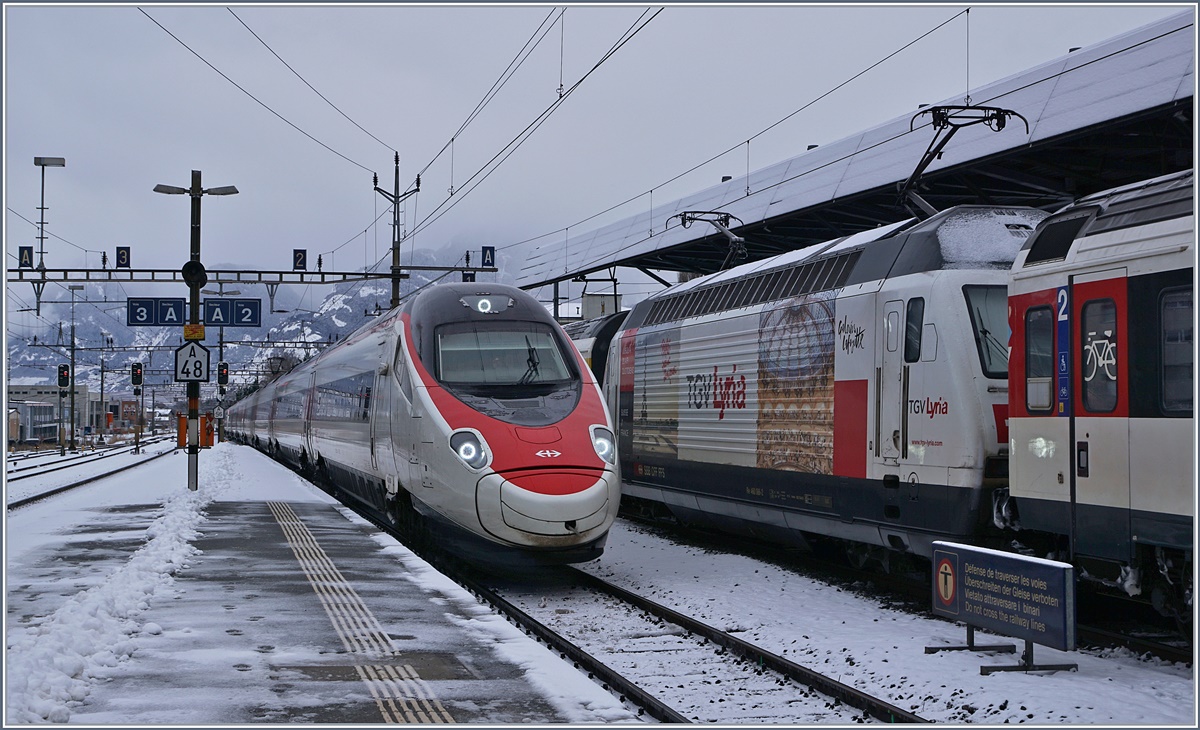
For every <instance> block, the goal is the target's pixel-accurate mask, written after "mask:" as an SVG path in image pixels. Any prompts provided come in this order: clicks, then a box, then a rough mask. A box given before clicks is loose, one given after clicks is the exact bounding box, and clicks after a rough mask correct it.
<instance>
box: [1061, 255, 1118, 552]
mask: <svg viewBox="0 0 1200 730" xmlns="http://www.w3.org/2000/svg"><path fill="white" fill-rule="evenodd" d="M1125 277H1126V274H1125V269H1110V270H1108V271H1103V272H1097V273H1094V274H1086V275H1083V276H1075V277H1072V282H1071V292H1070V302H1071V305H1070V306H1071V321H1072V323H1073V327H1072V333H1071V340H1072V350H1073V352H1072V355H1073V358H1072V359H1073V363H1072V370H1073V377H1072V380H1073V382H1074V384H1075V385H1074V388H1073V393H1074V397H1073V398H1072V403H1071V413H1072V416H1071V418H1072V423H1071V433H1072V436H1073V437H1072V441H1073V444H1072V454H1073V459H1074V463H1073V465H1072V470H1071V472H1072V475H1073V479H1074V487H1075V488H1074V490H1073V492H1072V501H1073V502H1074V512H1075V518H1074V522H1075V535H1076V538H1075V549H1076V550H1077V551H1079V552H1082V553H1085V554H1087V555H1095V556H1098V557H1105V558H1110V559H1113V560H1127V559H1128V558H1129V556H1130V555H1131V547H1132V546H1131V541H1130V534H1129V533H1130V525H1129V507H1130V499H1129V357H1128V353H1127V352H1126V343H1127V342H1129V337H1128V331H1129V329H1128V321H1127V319H1128V312H1129V307H1128V301H1127V291H1128V287H1127V281H1128V280H1127V279H1126V278H1125Z"/></svg>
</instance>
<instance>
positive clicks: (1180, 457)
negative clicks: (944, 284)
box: [1006, 171, 1196, 619]
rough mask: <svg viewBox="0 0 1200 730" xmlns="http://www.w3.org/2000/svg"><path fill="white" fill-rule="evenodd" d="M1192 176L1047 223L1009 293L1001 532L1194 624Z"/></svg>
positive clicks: (1026, 251) (1089, 203)
mask: <svg viewBox="0 0 1200 730" xmlns="http://www.w3.org/2000/svg"><path fill="white" fill-rule="evenodd" d="M1193 186H1194V179H1193V173H1192V172H1191V171H1187V172H1182V173H1177V174H1173V175H1168V176H1165V177H1160V178H1156V179H1154V180H1151V181H1148V182H1144V183H1140V184H1136V185H1130V186H1126V187H1122V188H1118V189H1115V190H1111V191H1108V192H1104V193H1099V194H1097V195H1092V196H1089V197H1085V198H1083V199H1081V200H1079V201H1078V202H1077V203H1076V204H1074V205H1072V206H1070V207H1068V208H1066V209H1064V210H1062V211H1060V212H1058V213H1056V214H1055V215H1054V216H1052V217H1050V218H1047V219H1046V220H1045V221H1043V222H1042V224H1041V225H1040V226H1039V227H1038V229H1037V232H1036V233H1035V234H1034V235H1033V236H1032V237H1031V238H1030V239H1029V241H1028V243H1027V244H1026V245H1025V246H1024V248H1023V249H1022V250H1021V252H1020V254H1019V255H1018V256H1017V259H1016V262H1015V264H1014V266H1013V269H1012V279H1011V284H1010V288H1009V316H1010V318H1011V326H1012V332H1013V335H1012V360H1011V364H1010V372H1011V374H1012V388H1011V391H1010V399H1009V416H1010V420H1009V432H1010V434H1011V435H1010V442H1011V443H1010V448H1011V450H1012V470H1011V476H1010V490H1011V496H1012V498H1013V504H1011V505H1009V506H1008V508H1007V509H1006V512H1007V513H1008V521H1009V523H1010V524H1011V525H1012V526H1014V527H1018V528H1019V529H1020V530H1021V533H1019V534H1022V535H1026V537H1023V538H1022V540H1023V541H1028V542H1029V543H1030V544H1037V542H1036V541H1037V539H1038V537H1039V536H1042V537H1045V536H1052V538H1053V543H1052V545H1051V546H1050V549H1053V550H1056V551H1057V554H1058V555H1060V556H1061V557H1062V558H1063V559H1065V560H1074V561H1078V562H1082V563H1083V564H1084V565H1085V567H1086V572H1085V573H1084V574H1085V575H1086V576H1087V577H1088V578H1091V579H1098V580H1102V581H1104V582H1107V583H1109V584H1110V585H1114V586H1119V587H1120V588H1122V589H1123V590H1125V591H1126V592H1127V593H1129V594H1131V595H1138V594H1139V593H1141V594H1144V595H1148V596H1149V597H1150V598H1151V600H1152V601H1153V602H1154V603H1155V605H1156V606H1157V607H1159V608H1160V610H1163V611H1164V612H1165V613H1169V614H1175V615H1178V616H1179V617H1180V618H1189V619H1190V616H1191V612H1192V608H1191V593H1192V551H1193V549H1194V548H1193V541H1192V536H1193V529H1194V518H1195V506H1196V492H1195V484H1196V481H1195V480H1196V462H1195V448H1196V430H1195V418H1194V415H1193V389H1194V387H1195V386H1194V378H1195V360H1194V357H1195V341H1194V339H1193V332H1194V330H1193V327H1194V323H1195V312H1194V309H1193V303H1192V297H1193V291H1192V289H1193V279H1194V276H1195V263H1196V249H1195V245H1196V228H1195V202H1194V187H1193Z"/></svg>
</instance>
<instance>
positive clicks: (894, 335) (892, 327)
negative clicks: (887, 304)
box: [884, 312, 900, 352]
mask: <svg viewBox="0 0 1200 730" xmlns="http://www.w3.org/2000/svg"><path fill="white" fill-rule="evenodd" d="M884 328H885V330H886V331H887V350H888V352H895V351H896V346H897V344H898V340H899V339H900V338H899V332H900V313H899V312H888V313H887V321H886V322H885V323H884Z"/></svg>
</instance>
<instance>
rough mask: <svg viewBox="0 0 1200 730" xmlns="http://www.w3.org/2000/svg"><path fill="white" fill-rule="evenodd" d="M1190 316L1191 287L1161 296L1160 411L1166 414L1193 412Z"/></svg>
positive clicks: (1193, 360)
mask: <svg viewBox="0 0 1200 730" xmlns="http://www.w3.org/2000/svg"><path fill="white" fill-rule="evenodd" d="M1192 314H1193V309H1192V290H1191V289H1190V288H1188V289H1175V290H1172V291H1167V292H1166V293H1164V294H1163V296H1162V299H1161V300H1160V302H1159V321H1160V322H1161V323H1162V324H1161V326H1162V331H1161V332H1160V341H1161V342H1162V373H1161V379H1162V409H1163V411H1165V412H1167V413H1187V414H1190V413H1191V412H1192V385H1193V383H1194V378H1195V363H1196V359H1195V358H1196V350H1195V346H1194V345H1195V340H1194V339H1193V324H1192V321H1193V320H1192Z"/></svg>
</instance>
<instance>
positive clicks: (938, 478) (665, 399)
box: [604, 206, 1047, 563]
mask: <svg viewBox="0 0 1200 730" xmlns="http://www.w3.org/2000/svg"><path fill="white" fill-rule="evenodd" d="M1046 215H1047V213H1045V212H1043V211H1040V210H1036V209H1033V208H1014V207H1004V208H1001V207H987V206H960V207H956V208H953V209H950V210H946V211H943V212H941V213H938V214H936V215H934V216H932V217H930V218H929V219H927V220H916V219H910V220H905V221H901V222H899V223H895V224H892V225H889V226H885V227H881V228H877V229H874V230H871V231H867V232H863V233H859V234H855V235H853V236H849V237H846V238H839V239H836V240H833V241H829V242H827V243H825V244H821V245H816V246H812V247H808V248H805V249H803V250H799V251H795V252H791V253H786V254H782V255H780V256H776V257H774V258H769V259H764V260H761V261H757V262H754V263H750V264H746V265H743V266H740V267H738V268H734V269H730V270H728V271H725V272H721V273H717V274H712V275H709V276H706V277H702V278H697V279H693V280H691V281H688V282H684V283H680V284H677V285H675V286H672V287H670V288H668V289H665V290H663V291H661V292H659V293H656V294H654V295H652V296H650V297H648V298H646V299H645V300H643V301H642V302H640V303H638V304H637V305H636V306H635V307H634V308H633V309H632V310H631V311H630V312H629V314H628V316H627V317H626V318H625V320H624V321H623V322H622V323H621V325H620V330H619V331H618V332H617V333H616V335H615V338H614V340H613V343H612V347H610V348H609V352H608V362H607V375H606V377H605V379H604V390H605V395H606V398H607V401H608V405H609V408H610V410H611V411H612V417H613V420H614V422H615V423H616V425H617V443H618V454H619V456H620V463H621V472H622V478H623V480H624V487H623V492H622V499H623V504H624V505H625V506H626V507H628V508H631V509H634V508H643V509H644V510H646V511H649V512H656V513H660V514H661V513H664V512H669V513H670V515H671V516H673V517H674V518H675V519H678V520H680V521H683V522H687V523H691V524H694V525H700V526H708V527H714V528H717V529H721V530H725V531H732V532H736V533H742V534H749V535H753V536H756V537H761V538H765V539H770V540H774V541H784V542H788V543H793V544H800V545H808V544H810V543H811V542H812V541H813V539H814V538H815V537H821V536H824V537H827V538H838V539H840V540H843V541H844V544H845V546H846V547H847V548H848V550H849V552H850V553H851V557H852V558H854V559H855V561H856V562H860V563H865V562H867V561H868V560H876V559H877V560H879V561H880V562H884V563H886V562H887V561H888V560H889V559H890V558H891V557H894V556H896V555H897V554H903V553H910V554H914V555H918V556H924V557H929V556H930V555H931V554H932V543H933V541H935V540H954V541H958V542H972V543H976V544H990V545H993V546H998V545H1000V544H1001V541H1002V537H1003V536H1002V533H1001V531H1000V529H999V527H998V526H997V523H996V519H995V517H994V515H993V508H994V506H995V505H999V504H1002V503H1003V499H1002V498H1003V497H1004V496H1005V494H1006V493H1005V491H1004V490H1005V489H1006V487H1007V476H1008V458H1009V449H1010V440H1009V434H1008V407H1009V406H1008V400H1009V399H1008V311H1007V307H1008V296H1007V279H1008V273H1009V270H1010V268H1011V267H1012V263H1013V260H1014V259H1015V258H1016V255H1017V252H1018V251H1020V250H1021V247H1022V245H1024V244H1025V242H1026V240H1027V239H1028V237H1029V235H1030V234H1031V233H1032V232H1033V230H1034V228H1035V226H1037V224H1038V223H1039V222H1040V221H1041V220H1042V219H1043V218H1045V217H1046Z"/></svg>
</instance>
